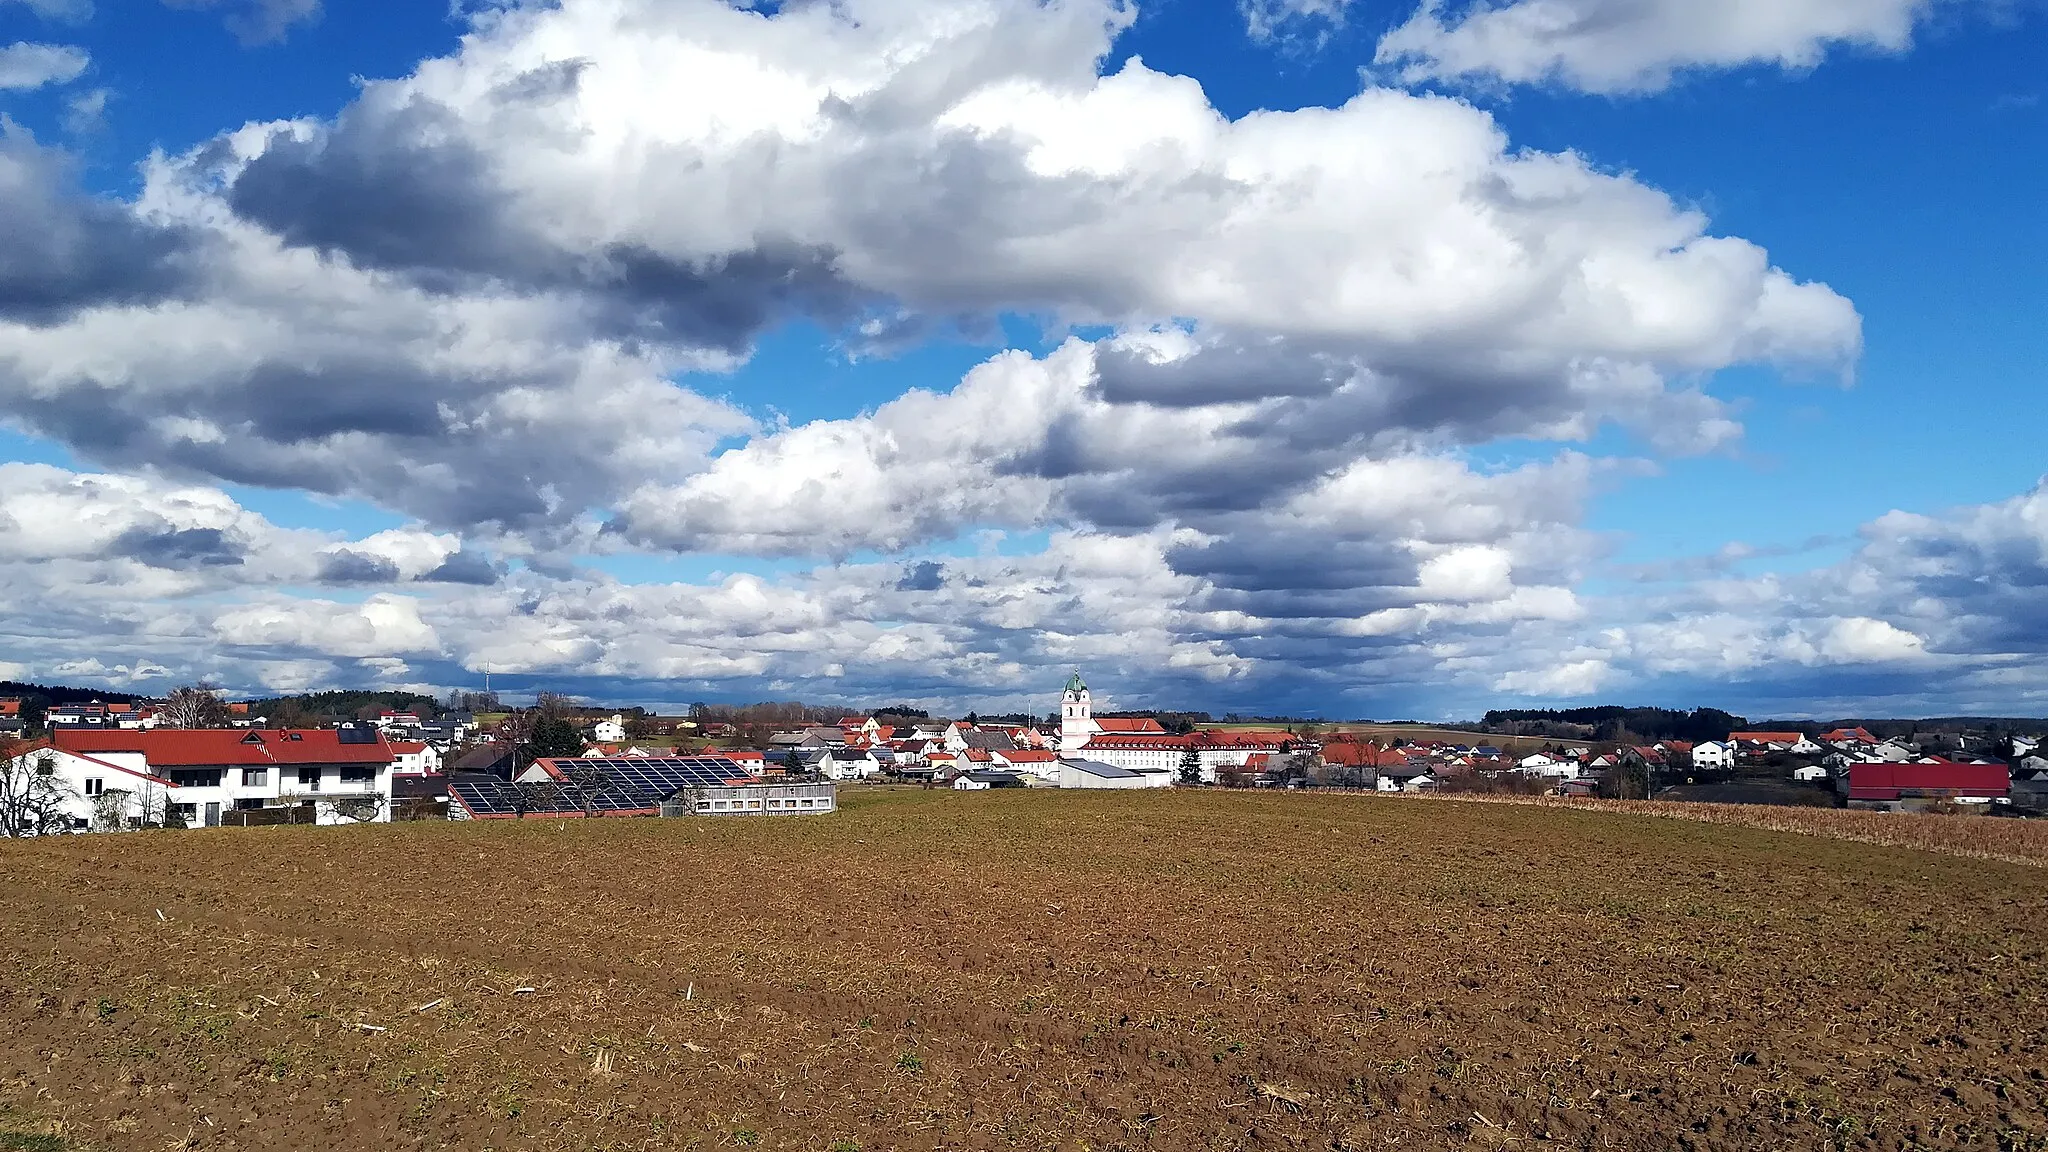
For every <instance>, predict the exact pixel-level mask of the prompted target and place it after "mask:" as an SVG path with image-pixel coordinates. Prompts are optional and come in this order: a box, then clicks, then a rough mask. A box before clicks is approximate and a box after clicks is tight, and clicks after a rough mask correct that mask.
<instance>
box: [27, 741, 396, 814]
mask: <svg viewBox="0 0 2048 1152" xmlns="http://www.w3.org/2000/svg"><path fill="white" fill-rule="evenodd" d="M26 755H27V756H28V757H29V758H30V759H31V760H32V761H33V762H34V763H35V765H36V769H37V770H39V771H40V770H41V768H42V767H43V762H44V761H47V762H48V767H49V770H50V773H51V774H52V775H53V776H55V777H57V778H58V779H59V781H60V785H61V787H62V788H63V789H64V790H65V791H67V792H68V793H75V801H76V802H75V803H73V804H71V806H70V807H69V808H68V809H67V811H69V812H70V814H71V816H72V826H73V828H74V829H76V830H81V831H83V830H85V829H88V828H98V827H120V826H124V825H126V824H127V823H128V821H130V820H131V819H139V820H144V821H153V820H155V819H156V818H157V817H158V815H159V814H160V813H161V812H162V808H163V805H165V804H169V805H172V806H174V807H175V808H176V809H177V811H178V813H179V814H180V815H181V816H183V817H184V820H185V822H186V823H187V824H189V825H192V826H195V827H198V826H204V827H209V828H210V827H214V826H216V825H220V824H226V823H235V822H236V820H235V817H234V815H233V814H234V813H235V812H238V811H246V810H251V809H270V808H285V807H297V808H307V809H310V817H309V822H313V823H320V824H347V823H359V822H363V821H384V820H389V819H390V818H391V806H390V796H391V777H392V773H393V770H394V765H395V762H396V757H395V756H394V755H393V753H392V750H391V746H390V745H389V744H388V743H387V742H386V741H385V740H384V738H383V735H382V733H380V732H378V731H376V730H375V729H369V728H353V729H333V728H325V729H250V730H242V729H226V728H208V729H180V730H168V729H161V728H160V729H154V730H149V731H127V730H121V729H110V728H97V729H92V728H87V729H66V730H61V731H59V732H57V733H55V734H54V735H53V736H52V737H51V746H50V747H49V748H45V749H35V750H31V751H30V752H29V753H27V754H26ZM109 794H113V795H114V796H115V797H116V798H115V799H108V798H107V797H108V796H109ZM80 821H83V823H81V822H80Z"/></svg>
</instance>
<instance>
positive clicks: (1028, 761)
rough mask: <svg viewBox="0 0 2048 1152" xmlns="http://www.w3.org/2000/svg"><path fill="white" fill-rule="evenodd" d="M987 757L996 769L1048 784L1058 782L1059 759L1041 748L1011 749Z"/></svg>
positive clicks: (1054, 754) (1056, 755) (1055, 754)
mask: <svg viewBox="0 0 2048 1152" xmlns="http://www.w3.org/2000/svg"><path fill="white" fill-rule="evenodd" d="M988 755H989V762H990V763H991V764H993V765H995V766H996V767H998V768H1002V769H1007V770H1009V771H1012V772H1020V773H1024V774H1028V775H1031V776H1035V777H1037V778H1039V779H1041V780H1045V781H1047V782H1050V783H1057V782H1058V781H1059V778H1060V758H1059V755H1058V754H1057V753H1054V752H1049V751H1046V750H1045V749H1042V748H1012V749H1010V750H1008V751H995V752H990V753H989V754H988Z"/></svg>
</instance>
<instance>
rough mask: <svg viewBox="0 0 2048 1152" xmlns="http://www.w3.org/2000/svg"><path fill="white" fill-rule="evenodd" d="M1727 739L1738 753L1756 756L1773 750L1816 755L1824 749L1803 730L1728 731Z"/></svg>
mask: <svg viewBox="0 0 2048 1152" xmlns="http://www.w3.org/2000/svg"><path fill="white" fill-rule="evenodd" d="M1728 741H1729V743H1731V744H1734V745H1735V746H1736V750H1737V752H1738V753H1739V754H1741V755H1745V756H1750V757H1757V758H1760V757H1763V756H1767V755H1769V754H1770V753H1773V752H1789V753H1791V754H1792V755H1794V756H1818V755H1820V754H1821V753H1822V752H1823V751H1825V749H1823V748H1822V747H1821V746H1820V745H1818V744H1816V743H1814V742H1813V741H1812V740H1810V739H1808V738H1807V736H1806V734H1805V733H1804V732H1730V733H1729V734H1728Z"/></svg>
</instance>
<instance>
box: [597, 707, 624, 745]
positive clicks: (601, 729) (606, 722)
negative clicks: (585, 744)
mask: <svg viewBox="0 0 2048 1152" xmlns="http://www.w3.org/2000/svg"><path fill="white" fill-rule="evenodd" d="M590 738H591V739H593V740H595V741H597V742H598V743H599V744H623V743H625V741H626V718H625V717H624V716H621V715H619V714H618V713H616V712H615V713H613V714H612V715H611V716H610V717H608V718H606V719H603V720H599V721H598V722H597V723H595V724H593V725H591V727H590Z"/></svg>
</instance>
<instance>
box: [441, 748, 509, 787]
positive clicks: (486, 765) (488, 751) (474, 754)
mask: <svg viewBox="0 0 2048 1152" xmlns="http://www.w3.org/2000/svg"><path fill="white" fill-rule="evenodd" d="M514 763H516V758H515V755H514V752H513V748H512V745H510V744H506V743H501V742H499V741H496V740H486V741H484V742H483V743H481V744H478V745H476V746H475V747H473V748H469V749H465V750H464V751H463V753H462V754H461V755H460V756H457V757H456V758H455V762H454V763H453V764H450V765H448V770H449V771H451V772H455V773H461V774H464V775H482V776H497V777H499V778H501V779H506V780H509V779H511V778H512V766H513V764H514Z"/></svg>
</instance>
